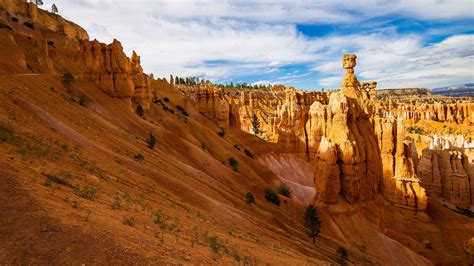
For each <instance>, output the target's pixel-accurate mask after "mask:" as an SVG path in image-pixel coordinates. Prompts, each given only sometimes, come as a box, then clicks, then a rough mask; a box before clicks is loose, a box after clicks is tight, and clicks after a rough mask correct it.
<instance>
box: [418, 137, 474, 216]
mask: <svg viewBox="0 0 474 266" xmlns="http://www.w3.org/2000/svg"><path fill="white" fill-rule="evenodd" d="M461 143H463V142H461ZM418 174H419V176H420V178H421V180H422V181H423V186H424V187H425V188H426V190H427V193H428V195H432V196H438V197H442V198H444V199H446V200H448V201H449V202H451V203H453V204H455V205H457V206H463V207H468V206H470V205H471V203H472V191H473V185H472V184H473V183H474V182H473V181H474V180H473V178H474V171H473V169H472V163H471V162H470V160H469V158H468V157H467V156H466V154H465V150H464V148H463V147H458V146H457V145H456V144H455V143H453V142H450V141H449V140H446V139H443V138H440V137H435V138H433V140H432V143H431V145H430V147H429V148H427V149H425V150H423V152H422V155H421V159H420V163H419V165H418Z"/></svg>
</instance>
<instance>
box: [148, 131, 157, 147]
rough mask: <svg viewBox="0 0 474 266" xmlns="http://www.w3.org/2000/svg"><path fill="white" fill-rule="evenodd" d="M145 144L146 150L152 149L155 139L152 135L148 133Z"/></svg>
mask: <svg viewBox="0 0 474 266" xmlns="http://www.w3.org/2000/svg"><path fill="white" fill-rule="evenodd" d="M146 143H147V144H148V148H150V149H152V150H153V149H154V148H155V144H156V137H155V135H153V133H152V132H151V131H150V135H148V139H147V140H146Z"/></svg>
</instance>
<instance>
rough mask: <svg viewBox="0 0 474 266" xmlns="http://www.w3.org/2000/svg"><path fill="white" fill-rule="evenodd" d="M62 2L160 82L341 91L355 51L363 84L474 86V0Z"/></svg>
mask: <svg viewBox="0 0 474 266" xmlns="http://www.w3.org/2000/svg"><path fill="white" fill-rule="evenodd" d="M53 2H54V3H55V4H56V6H57V7H58V9H59V14H60V15H61V16H63V17H64V18H66V19H68V20H71V21H74V22H75V23H77V24H79V25H80V26H81V27H83V28H84V29H85V30H86V31H87V32H88V34H89V36H90V38H91V39H97V40H99V41H101V42H106V43H110V42H112V40H113V39H114V38H116V39H118V40H119V41H120V42H121V43H122V45H123V47H124V50H125V52H126V54H127V55H131V53H132V50H135V51H136V52H137V54H138V55H140V56H141V61H142V66H143V68H144V71H145V72H146V73H153V74H154V76H155V77H166V78H167V79H169V75H170V74H171V75H173V76H180V77H187V76H197V77H200V78H202V79H208V80H210V81H211V82H213V83H221V84H225V83H231V82H233V83H234V84H235V83H244V82H245V83H249V84H271V85H272V84H281V85H285V86H292V87H295V88H298V89H302V90H321V89H323V88H324V89H331V88H333V89H334V88H338V87H339V84H340V82H341V80H342V77H343V75H344V70H343V69H342V63H341V58H342V54H344V53H355V54H356V55H357V56H358V58H357V66H356V68H355V73H356V75H357V76H358V78H359V80H361V81H368V80H375V81H377V82H378V84H379V85H378V88H380V89H390V88H406V87H410V88H416V87H418V88H429V89H433V88H438V87H446V86H453V85H461V84H466V83H473V78H472V77H473V76H474V67H473V66H474V46H473V43H474V27H473V26H472V25H474V18H473V14H472V10H473V8H474V7H473V5H474V4H473V2H471V1H462V0H458V1H455V2H456V3H454V4H453V1H434V0H433V1H423V3H420V1H417V2H414V1H411V2H409V1H391V2H390V3H384V2H382V1H358V2H357V3H350V4H347V3H345V4H344V5H342V4H341V3H339V1H317V2H314V1H312V2H309V3H305V2H304V1H298V2H296V3H291V2H288V1H259V2H257V3H251V2H248V1H243V2H237V1H225V2H219V3H212V1H175V2H173V1H140V3H133V4H130V2H128V1H115V2H112V1H86V2H80V3H76V2H71V1H50V0H45V1H44V5H43V6H41V8H42V9H47V10H50V7H51V5H52V4H53ZM90 18H97V20H91V19H90ZM99 18H100V20H99Z"/></svg>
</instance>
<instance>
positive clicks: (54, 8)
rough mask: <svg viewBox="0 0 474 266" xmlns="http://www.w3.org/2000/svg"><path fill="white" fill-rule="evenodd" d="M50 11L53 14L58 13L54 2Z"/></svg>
mask: <svg viewBox="0 0 474 266" xmlns="http://www.w3.org/2000/svg"><path fill="white" fill-rule="evenodd" d="M51 12H53V13H54V14H57V13H58V7H57V6H56V4H53V5H52V6H51Z"/></svg>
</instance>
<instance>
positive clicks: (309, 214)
mask: <svg viewBox="0 0 474 266" xmlns="http://www.w3.org/2000/svg"><path fill="white" fill-rule="evenodd" d="M304 226H305V227H306V234H307V235H308V236H309V237H311V238H313V245H314V244H315V238H316V237H317V236H318V235H319V233H320V232H321V220H320V219H319V216H318V212H317V210H316V207H314V205H308V207H307V208H306V211H305V213H304Z"/></svg>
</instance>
